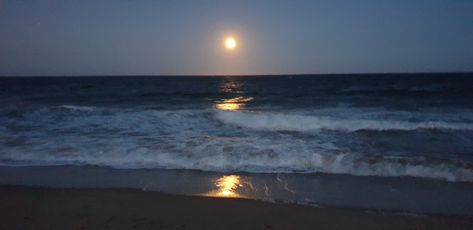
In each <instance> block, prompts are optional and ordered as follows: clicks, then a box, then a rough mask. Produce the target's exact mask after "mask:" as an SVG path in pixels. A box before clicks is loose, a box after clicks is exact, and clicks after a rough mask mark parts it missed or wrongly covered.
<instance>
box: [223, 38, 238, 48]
mask: <svg viewBox="0 0 473 230" xmlns="http://www.w3.org/2000/svg"><path fill="white" fill-rule="evenodd" d="M236 46H237V42H236V40H235V38H234V37H232V36H230V37H227V38H225V48H227V49H228V50H234V49H235V48H236Z"/></svg>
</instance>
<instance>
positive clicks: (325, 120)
mask: <svg viewBox="0 0 473 230" xmlns="http://www.w3.org/2000/svg"><path fill="white" fill-rule="evenodd" d="M216 117H217V118H218V119H219V120H221V121H223V122H225V123H228V124H232V125H236V126H240V127H245V128H251V129H257V130H272V131H300V132H304V131H311V130H319V129H326V130H342V131H358V130H379V131H384V130H416V129H451V130H473V124H472V123H451V122H445V121H421V122H408V121H398V120H385V119H379V120H374V119H372V120H370V119H358V118H354V119H340V118H337V119H333V118H330V117H328V116H307V115H297V114H284V113H269V112H266V113H265V112H234V111H232V112H230V111H217V112H216Z"/></svg>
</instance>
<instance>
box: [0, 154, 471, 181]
mask: <svg viewBox="0 0 473 230" xmlns="http://www.w3.org/2000/svg"><path fill="white" fill-rule="evenodd" d="M214 147H215V146H214ZM199 148H200V149H201V150H202V151H208V150H210V153H209V154H205V153H204V152H197V153H193V154H190V153H188V152H184V153H175V152H174V153H173V152H156V151H155V150H154V151H153V150H152V149H148V148H134V149H133V150H131V149H129V150H125V151H124V150H121V149H114V150H112V149H110V150H108V151H109V152H108V151H107V153H104V152H99V153H88V154H84V153H81V154H74V153H61V154H57V155H53V154H34V153H30V154H21V155H20V154H15V155H13V154H6V155H3V156H2V158H0V165H18V164H20V165H21V164H24V165H31V164H32V162H33V165H98V166H110V167H115V168H162V169H194V170H204V171H217V172H235V171H238V172H253V173H317V172H320V173H329V174H349V175H357V176H380V177H401V176H409V177H419V178H429V179H440V180H446V181H451V182H473V164H471V163H468V162H465V161H461V160H445V159H444V160H438V159H429V158H425V157H417V158H415V157H414V158H408V157H403V158H398V159H390V158H385V157H383V156H363V155H359V154H350V153H339V154H317V153H312V154H308V155H304V156H299V157H294V156H290V154H284V153H278V152H275V151H273V150H268V149H262V150H259V151H256V152H254V151H252V152H248V153H247V152H239V153H238V154H233V153H231V152H230V153H228V152H226V153H225V152H223V153H221V154H218V153H216V152H215V151H213V150H211V149H210V148H211V147H209V146H199V147H198V148H196V149H199ZM239 148H240V149H242V147H239ZM243 149H244V148H243ZM219 150H221V149H219Z"/></svg>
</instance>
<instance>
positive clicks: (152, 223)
mask: <svg viewBox="0 0 473 230" xmlns="http://www.w3.org/2000/svg"><path fill="white" fill-rule="evenodd" d="M0 216H1V217H2V221H1V222H0V229H473V219H472V218H467V217H447V216H413V215H396V214H386V213H375V212H366V211H361V210H350V209H334V208H316V207H310V206H301V205H292V204H273V203H267V202H261V201H255V200H245V199H225V198H212V197H191V196H178V195H166V194H161V193H157V192H146V191H140V190H132V189H50V188H33V187H17V186H0Z"/></svg>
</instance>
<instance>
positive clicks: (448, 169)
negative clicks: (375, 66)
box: [0, 74, 473, 215]
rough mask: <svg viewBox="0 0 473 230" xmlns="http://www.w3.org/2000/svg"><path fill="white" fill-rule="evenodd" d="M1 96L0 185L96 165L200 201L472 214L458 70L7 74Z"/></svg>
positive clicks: (469, 101) (470, 116)
mask: <svg viewBox="0 0 473 230" xmlns="http://www.w3.org/2000/svg"><path fill="white" fill-rule="evenodd" d="M0 96H1V97H0V165H1V167H2V169H0V172H2V173H1V174H0V182H2V183H10V184H11V183H13V184H15V183H16V184H32V183H33V182H32V179H31V178H32V176H30V179H28V174H29V173H27V172H24V170H25V167H26V168H27V169H29V170H32V171H35V170H36V172H35V173H39V174H40V175H43V177H41V178H36V179H37V180H35V181H34V183H33V184H35V185H41V183H42V182H44V183H43V184H44V185H53V184H55V185H60V184H61V183H50V182H48V183H46V181H48V180H47V179H46V178H47V177H51V176H53V177H54V178H55V179H54V180H55V181H60V180H61V179H60V178H61V177H63V178H68V177H67V175H61V170H64V169H68V168H71V167H72V168H74V170H82V173H80V172H78V173H79V174H77V175H83V176H84V178H86V180H83V179H81V180H80V181H82V182H81V183H78V182H77V181H79V179H78V178H79V177H74V178H75V179H74V180H72V181H76V182H77V183H75V184H74V183H73V182H70V181H69V182H67V183H72V184H69V185H70V186H72V185H81V186H92V185H95V186H98V185H99V184H103V183H105V184H106V182H104V181H102V182H101V183H98V182H97V181H96V180H93V179H90V177H91V175H90V172H91V171H90V170H91V167H93V168H95V167H98V168H99V169H100V170H97V169H94V170H92V171H94V172H96V173H97V174H100V175H107V176H106V178H109V179H108V180H113V178H115V177H114V175H121V174H122V173H125V172H126V174H127V175H129V174H132V175H134V176H123V175H121V176H120V177H122V178H129V179H128V180H123V181H121V182H120V183H119V184H120V185H121V186H122V187H127V186H129V187H139V188H142V189H144V188H154V190H158V191H164V192H171V193H179V194H193V195H194V194H197V195H202V194H204V195H205V194H211V193H212V186H214V185H218V180H219V178H220V179H221V178H224V177H225V176H232V175H233V176H236V177H237V179H238V181H240V180H241V182H237V183H236V185H234V187H232V188H231V189H230V190H232V192H238V193H237V194H235V195H241V196H245V197H249V198H258V199H263V200H269V201H275V200H280V201H283V202H296V203H306V204H314V205H315V204H323V205H335V206H348V207H361V208H370V209H382V210H401V211H412V212H426V213H429V212H430V213H446V214H452V213H453V214H468V215H473V198H471V197H472V196H471V195H469V194H471V192H472V191H473V76H472V75H471V74H408V75H405V74H404V75H402V74H371V75H366V74H365V75H362V74H358V75H304V76H127V77H113V76H110V77H29V78H17V77H15V78H13V77H11V78H0ZM19 166H21V167H19ZM32 166H41V167H32ZM46 166H47V167H46ZM48 167H49V169H45V168H48ZM39 168H41V170H42V172H44V171H45V170H46V171H47V170H53V169H54V170H56V171H54V172H55V173H41V172H39V171H37V170H40V169H39ZM11 170H13V171H11ZM15 170H16V171H15ZM22 170H23V171H22ZM41 170H40V171H41ZM150 170H151V171H152V173H151V174H146V173H149V172H150ZM20 171H21V172H23V174H22V175H23V176H22V177H21V178H20V177H19V176H18V174H17V173H18V172H20ZM15 172H17V173H15ZM144 172H146V173H145V174H143V173H144ZM184 172H185V173H184ZM31 174H32V173H31ZM52 174H54V175H52ZM57 174H59V175H57ZM92 174H93V173H92ZM137 175H140V176H139V177H137ZM150 175H153V176H150ZM163 175H167V178H175V179H176V178H178V179H177V180H179V178H180V179H182V180H185V181H187V183H185V186H187V189H186V188H184V187H185V186H184V185H182V186H176V185H175V183H176V182H173V181H175V180H171V179H162V178H163ZM158 177H159V178H161V180H159V181H162V182H159V181H155V180H153V178H158ZM164 177H166V176H164ZM81 178H82V177H81ZM87 178H89V179H90V180H87ZM132 178H133V179H132ZM136 178H141V181H145V182H146V181H147V182H146V183H145V182H143V183H142V182H140V183H137V182H136V181H133V180H136ZM186 178H187V179H186ZM189 178H192V179H189ZM232 180H235V178H233V179H232ZM28 181H29V182H28ZM66 181H67V180H66ZM66 181H65V182H63V183H62V184H63V185H66V184H67V183H66ZM84 181H85V182H87V181H91V182H90V183H85V182H84ZM93 181H95V182H93ZM105 181H107V180H105ZM164 181H165V182H164ZM26 182H28V183H26ZM206 183H208V185H206ZM173 184H174V185H173ZM109 186H111V187H113V183H112V184H110V185H109ZM169 188H173V189H169ZM196 188H199V189H196ZM217 189H218V188H217ZM207 190H208V191H207ZM429 194H430V195H429ZM214 195H215V194H214ZM216 195H218V194H216ZM221 195H224V194H221ZM438 196H442V198H443V199H446V201H444V202H440V201H438ZM448 197H450V198H448ZM462 201H463V202H462ZM383 202H384V203H383ZM439 202H440V203H439ZM445 210H446V211H445Z"/></svg>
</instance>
